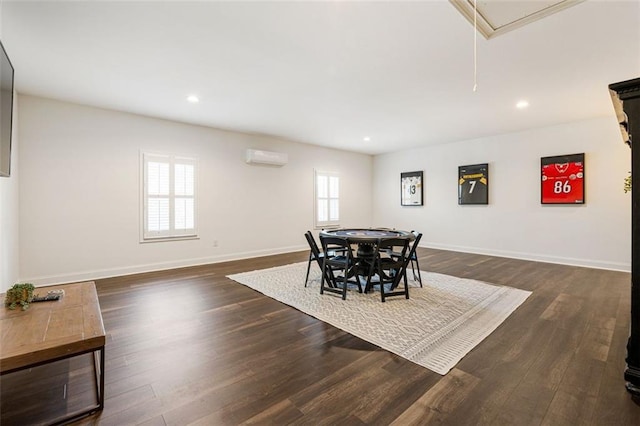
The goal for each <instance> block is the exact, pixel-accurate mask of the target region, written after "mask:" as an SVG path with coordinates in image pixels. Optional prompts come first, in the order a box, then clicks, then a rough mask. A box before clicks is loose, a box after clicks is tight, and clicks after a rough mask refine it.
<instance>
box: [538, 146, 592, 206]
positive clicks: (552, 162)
mask: <svg viewBox="0 0 640 426" xmlns="http://www.w3.org/2000/svg"><path fill="white" fill-rule="evenodd" d="M540 167H541V172H542V183H541V185H542V186H541V192H540V193H541V202H542V204H584V153H582V154H571V155H559V156H555V157H543V158H541V161H540Z"/></svg>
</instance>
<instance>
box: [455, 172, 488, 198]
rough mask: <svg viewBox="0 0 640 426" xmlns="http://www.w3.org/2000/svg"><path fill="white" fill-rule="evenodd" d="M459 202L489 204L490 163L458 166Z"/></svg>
mask: <svg viewBox="0 0 640 426" xmlns="http://www.w3.org/2000/svg"><path fill="white" fill-rule="evenodd" d="M458 204H489V164H486V163H485V164H474V165H471V166H459V167H458Z"/></svg>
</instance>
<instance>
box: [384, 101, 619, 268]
mask: <svg viewBox="0 0 640 426" xmlns="http://www.w3.org/2000/svg"><path fill="white" fill-rule="evenodd" d="M461 125H463V124H461ZM580 152H584V153H585V186H586V195H585V201H586V204H584V205H580V206H558V205H555V206H550V205H545V206H543V205H541V204H540V157H545V156H552V155H562V154H573V153H580ZM478 163H489V205H486V206H470V205H466V206H460V205H458V204H457V178H458V166H462V165H468V164H478ZM630 164H631V153H630V150H629V148H628V147H627V146H626V145H624V144H623V143H622V139H621V136H620V132H619V130H618V126H617V123H616V120H615V118H613V113H612V117H611V118H601V119H594V120H588V121H581V122H576V123H570V124H565V125H559V126H554V127H549V128H542V129H534V130H529V131H525V132H520V133H514V134H508V135H500V136H492V137H486V138H481V139H476V140H469V141H463V142H458V143H454V144H446V145H438V146H432V147H425V148H421V149H415V150H411V151H405V152H398V153H393V154H387V155H379V156H376V157H375V158H374V184H373V188H374V192H373V193H374V196H373V203H374V204H373V205H374V224H376V225H386V226H394V227H397V228H400V229H402V228H405V229H416V230H419V231H421V232H423V234H424V236H423V240H422V243H421V245H423V246H428V247H435V248H443V249H450V250H456V251H466V252H476V253H484V254H492V255H498V256H505V257H515V258H524V259H532V260H541V261H547V262H557V263H566V264H574V265H582V266H592V267H598V268H606V269H619V270H624V271H629V270H630V265H631V237H630V230H631V200H630V198H631V197H630V195H629V194H624V192H623V180H624V178H625V177H626V176H627V174H628V171H629V170H630V168H631V165H630ZM415 170H423V171H424V178H425V183H424V194H425V195H424V198H425V205H424V206H423V207H400V173H401V172H408V171H415ZM425 267H427V268H428V266H427V265H425Z"/></svg>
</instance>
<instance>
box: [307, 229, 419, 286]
mask: <svg viewBox="0 0 640 426" xmlns="http://www.w3.org/2000/svg"><path fill="white" fill-rule="evenodd" d="M319 235H320V239H322V237H338V238H346V239H348V240H349V242H350V243H353V244H357V245H358V250H357V254H356V257H357V259H356V260H357V262H358V265H359V266H358V268H357V271H358V272H357V274H358V275H360V276H362V277H363V278H364V277H369V276H370V274H371V268H372V262H374V261H375V260H374V259H373V256H374V250H375V248H374V247H375V245H376V243H377V242H378V240H381V239H382V240H384V239H389V238H406V239H408V240H409V241H413V240H415V239H416V236H415V235H414V233H413V232H409V231H402V230H399V229H388V228H342V229H323V230H322V231H320V233H319ZM367 291H369V284H367V288H366V289H365V293H366V292H367Z"/></svg>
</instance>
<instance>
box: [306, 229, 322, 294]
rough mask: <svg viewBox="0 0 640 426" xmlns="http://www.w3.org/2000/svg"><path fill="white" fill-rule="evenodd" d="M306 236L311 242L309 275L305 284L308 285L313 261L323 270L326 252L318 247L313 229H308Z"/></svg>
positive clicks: (308, 264) (308, 263)
mask: <svg viewBox="0 0 640 426" xmlns="http://www.w3.org/2000/svg"><path fill="white" fill-rule="evenodd" d="M304 237H305V238H306V240H307V243H308V244H309V249H310V250H309V261H308V262H307V276H306V278H305V279H304V286H305V287H306V286H307V282H308V281H309V272H310V271H311V263H313V262H314V261H315V262H316V263H317V264H318V267H319V268H320V271H322V259H323V258H324V253H323V252H321V251H320V249H319V248H318V244H317V243H316V240H315V238H313V234H312V233H311V231H307V232H305V233H304Z"/></svg>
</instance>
